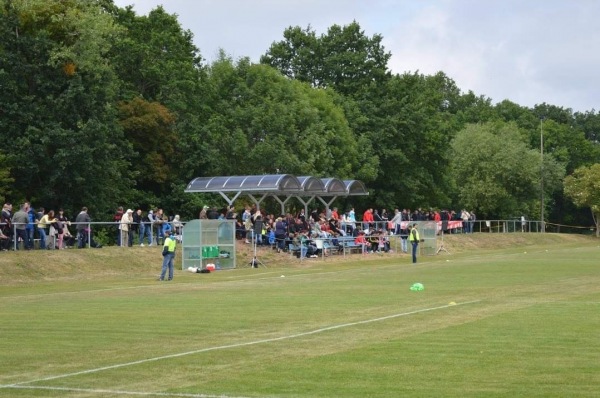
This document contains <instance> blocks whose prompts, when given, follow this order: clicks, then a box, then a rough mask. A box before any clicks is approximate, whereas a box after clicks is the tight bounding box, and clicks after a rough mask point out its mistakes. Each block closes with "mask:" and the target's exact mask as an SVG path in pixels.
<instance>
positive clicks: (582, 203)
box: [564, 163, 600, 237]
mask: <svg viewBox="0 0 600 398" xmlns="http://www.w3.org/2000/svg"><path fill="white" fill-rule="evenodd" d="M564 190H565V195H566V196H567V197H569V198H570V199H571V200H572V201H573V203H574V204H575V205H576V206H579V207H587V208H589V209H590V210H591V212H592V219H593V220H594V224H595V226H596V237H600V163H596V164H593V165H591V166H589V167H586V166H583V167H580V168H578V169H577V170H575V172H574V173H573V174H572V175H570V176H567V177H566V178H565V181H564Z"/></svg>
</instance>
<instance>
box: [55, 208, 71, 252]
mask: <svg viewBox="0 0 600 398" xmlns="http://www.w3.org/2000/svg"><path fill="white" fill-rule="evenodd" d="M56 220H57V221H56V223H55V225H54V229H55V230H56V235H57V236H58V241H57V245H58V247H57V249H59V250H62V249H64V248H65V245H64V239H65V229H66V228H65V227H66V226H67V225H68V224H69V220H68V219H67V217H66V216H65V211H64V210H63V209H58V217H56Z"/></svg>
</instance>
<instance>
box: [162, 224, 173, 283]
mask: <svg viewBox="0 0 600 398" xmlns="http://www.w3.org/2000/svg"><path fill="white" fill-rule="evenodd" d="M176 248H177V241H176V240H175V239H173V238H172V237H171V231H165V243H164V245H163V251H162V255H163V263H162V271H161V272H160V277H159V278H158V280H159V281H164V280H165V276H166V274H167V268H169V279H168V280H170V281H171V280H173V268H174V266H173V259H174V258H175V249H176Z"/></svg>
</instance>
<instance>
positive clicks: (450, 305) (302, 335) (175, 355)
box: [0, 300, 481, 389]
mask: <svg viewBox="0 0 600 398" xmlns="http://www.w3.org/2000/svg"><path fill="white" fill-rule="evenodd" d="M480 301H481V300H475V301H465V302H463V303H456V304H454V303H452V304H446V305H441V306H438V307H430V308H423V309H420V310H414V311H409V312H402V313H400V314H393V315H387V316H383V317H379V318H373V319H367V320H364V321H357V322H350V323H342V324H339V325H333V326H328V327H325V328H321V329H316V330H311V331H309V332H303V333H296V334H291V335H288V336H281V337H274V338H270V339H262V340H255V341H249V342H246V343H237V344H228V345H222V346H217V347H208V348H202V349H200V350H193V351H187V352H181V353H178V354H170V355H164V356H160V357H155V358H147V359H140V360H139V361H132V362H126V363H121V364H116V365H111V366H104V367H101V368H95V369H88V370H82V371H80V372H73V373H66V374H63V375H57V376H50V377H44V378H41V379H36V380H30V381H23V382H20V383H13V384H7V385H0V389H1V388H15V387H16V388H23V387H22V386H23V385H24V384H31V383H39V382H41V381H49V380H56V379H64V378H66V377H72V376H79V375H84V374H90V373H96V372H102V371H104V370H111V369H118V368H123V367H126V366H133V365H139V364H142V363H147V362H155V361H160V360H163V359H171V358H179V357H183V356H187V355H193V354H199V353H203V352H209V351H216V350H225V349H229V348H239V347H245V346H251V345H257V344H263V343H271V342H275V341H282V340H289V339H294V338H298V337H304V336H310V335H313V334H317V333H323V332H327V331H329V330H335V329H341V328H346V327H350V326H356V325H364V324H367V323H373V322H381V321H385V320H388V319H393V318H399V317H402V316H408V315H414V314H419V313H422V312H428V311H435V310H440V309H444V308H449V307H457V306H461V305H467V304H474V303H478V302H480Z"/></svg>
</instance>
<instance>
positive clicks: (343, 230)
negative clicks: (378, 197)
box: [0, 202, 476, 257]
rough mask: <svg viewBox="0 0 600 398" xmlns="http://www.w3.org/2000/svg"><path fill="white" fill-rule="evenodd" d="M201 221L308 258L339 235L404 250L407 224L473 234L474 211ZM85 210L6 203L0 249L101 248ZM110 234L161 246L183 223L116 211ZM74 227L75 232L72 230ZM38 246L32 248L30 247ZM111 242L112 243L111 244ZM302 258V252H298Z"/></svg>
mask: <svg viewBox="0 0 600 398" xmlns="http://www.w3.org/2000/svg"><path fill="white" fill-rule="evenodd" d="M199 218H200V219H231V220H235V221H236V237H237V238H238V239H240V240H243V241H244V242H245V243H247V244H251V243H256V244H257V245H270V246H272V247H273V248H274V249H276V250H277V251H278V252H282V251H287V250H288V248H289V247H290V245H291V244H292V245H297V246H299V247H306V249H307V250H306V255H307V256H309V257H310V256H316V255H318V254H319V251H320V250H321V248H317V249H316V250H314V249H313V246H317V245H315V242H314V240H315V239H324V238H331V239H332V240H333V242H335V239H336V238H339V237H352V238H354V241H355V243H356V244H359V245H362V246H364V249H365V251H366V252H377V251H380V252H381V251H384V252H387V251H389V250H390V245H389V236H390V235H399V236H400V237H401V238H402V245H401V250H402V251H403V252H407V251H408V247H407V246H408V245H407V242H406V239H407V238H408V232H409V226H408V222H411V221H441V223H442V231H445V232H452V231H448V230H447V224H446V226H444V222H445V221H450V220H454V221H461V222H462V230H463V232H467V233H468V232H472V231H473V223H474V221H475V219H476V218H475V213H474V212H468V211H466V210H462V211H461V212H459V213H456V212H454V211H447V210H441V211H435V210H425V211H423V210H421V209H416V210H414V211H411V210H410V209H403V210H399V209H395V210H394V211H393V212H388V211H387V209H381V210H378V209H373V208H367V209H366V210H365V211H364V212H362V215H359V216H358V217H357V215H356V212H355V209H354V208H349V209H348V210H347V211H345V212H339V211H338V208H337V207H333V208H331V209H324V210H318V209H313V210H312V211H311V212H310V214H306V213H305V211H304V209H301V210H300V211H299V212H298V213H296V214H293V213H290V212H288V213H286V214H282V215H278V216H275V215H274V214H272V213H267V212H265V211H263V210H260V211H257V209H256V207H255V206H245V207H244V209H243V210H241V211H240V212H238V211H236V209H235V208H234V207H233V206H226V207H224V208H223V209H218V208H217V207H209V206H204V207H203V208H202V209H201V211H200V214H199ZM92 224H93V223H92V220H91V217H90V216H89V215H88V210H87V208H85V207H84V208H82V210H81V211H80V213H79V214H78V215H77V216H76V217H75V219H74V220H69V219H68V218H67V217H66V216H65V214H64V211H63V210H62V209H59V210H58V212H56V213H55V212H54V210H48V211H46V210H45V209H44V208H42V207H39V208H38V209H37V210H36V209H34V208H33V207H32V206H31V205H30V204H29V203H27V202H26V203H24V204H22V205H21V206H20V207H19V209H17V211H15V212H13V207H12V205H11V204H10V203H5V204H4V206H3V209H2V216H1V220H0V225H1V228H0V249H1V250H10V249H11V248H12V247H15V245H14V244H15V242H17V243H18V244H17V245H16V247H17V248H24V249H26V250H31V249H33V248H34V247H35V246H37V248H39V249H65V248H69V247H79V248H82V247H86V246H91V247H101V245H100V244H99V243H97V242H95V241H94V233H93V232H94V231H93V225H92ZM112 224H113V227H114V228H113V229H114V231H115V235H114V238H115V240H114V244H116V245H118V246H123V247H131V246H133V245H134V244H135V245H140V246H154V245H162V242H163V241H164V238H165V232H166V231H169V232H170V233H171V234H172V235H174V236H175V238H176V239H178V240H181V235H182V230H183V226H184V222H183V221H182V220H180V217H179V215H175V216H173V217H169V216H167V215H166V214H164V212H163V210H162V209H160V208H156V209H153V210H149V211H147V212H146V211H143V210H142V209H139V208H138V209H136V210H132V209H127V210H125V209H124V208H123V207H119V208H118V209H117V210H116V212H115V213H114V215H113V218H112ZM73 226H74V231H73ZM35 242H37V243H38V244H37V245H35V244H34V243H35ZM110 243H113V242H110ZM301 254H302V253H301Z"/></svg>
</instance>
